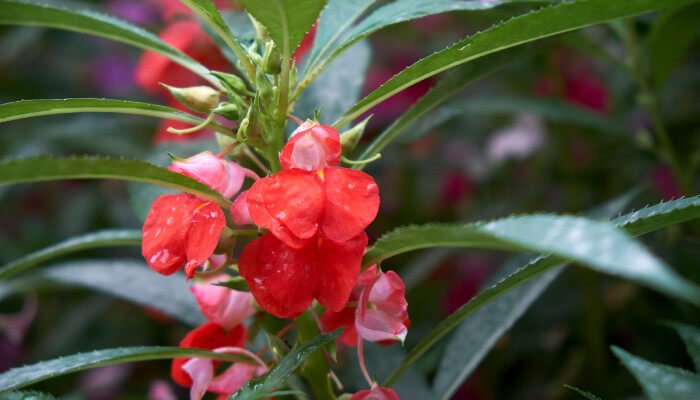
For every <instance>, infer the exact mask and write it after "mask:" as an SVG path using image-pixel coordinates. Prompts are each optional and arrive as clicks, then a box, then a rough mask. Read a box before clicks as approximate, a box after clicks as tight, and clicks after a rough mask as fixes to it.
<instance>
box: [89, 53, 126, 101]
mask: <svg viewBox="0 0 700 400" xmlns="http://www.w3.org/2000/svg"><path fill="white" fill-rule="evenodd" d="M134 67H135V64H134V62H133V61H131V59H130V58H129V56H128V55H127V54H125V53H111V54H107V55H105V56H101V57H98V58H96V59H95V60H93V62H92V64H91V65H90V81H91V83H92V85H93V86H94V87H95V88H96V89H97V90H98V91H99V92H100V93H101V94H104V95H106V96H110V97H113V96H123V95H126V94H128V93H130V92H131V91H132V90H133V89H134V87H135V86H134V80H133V75H134Z"/></svg>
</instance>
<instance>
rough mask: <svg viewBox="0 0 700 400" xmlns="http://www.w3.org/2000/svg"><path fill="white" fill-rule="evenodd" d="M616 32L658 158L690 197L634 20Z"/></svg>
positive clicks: (625, 23)
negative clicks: (656, 143) (650, 128)
mask: <svg viewBox="0 0 700 400" xmlns="http://www.w3.org/2000/svg"><path fill="white" fill-rule="evenodd" d="M616 32H617V33H618V34H619V35H620V37H621V39H622V41H623V42H624V44H625V47H627V51H628V53H629V55H628V60H627V68H628V70H629V73H630V74H631V75H632V77H633V78H634V80H635V83H636V84H637V89H638V91H639V93H638V96H637V102H638V103H639V105H640V106H641V107H643V108H644V109H646V111H647V113H648V114H649V118H650V119H651V124H652V128H653V131H654V135H655V136H656V140H657V141H658V143H659V147H658V151H659V158H661V159H662V160H663V161H665V162H667V163H668V164H669V166H670V167H671V171H672V172H673V175H674V177H675V178H676V181H677V182H678V183H679V185H680V186H681V189H682V190H683V192H684V194H685V195H690V194H691V192H692V191H691V190H690V184H689V183H688V180H687V179H686V177H685V174H684V172H683V169H682V168H681V166H680V163H679V162H678V157H677V156H676V152H675V150H674V149H673V143H672V142H671V138H670V136H669V134H668V131H667V130H666V127H665V126H664V123H663V119H662V117H661V108H660V106H659V101H658V97H657V96H656V93H654V91H653V90H651V87H650V84H649V80H648V79H647V76H646V73H645V71H644V68H643V60H642V51H641V49H640V47H639V43H638V42H637V31H636V28H635V26H634V19H632V18H630V19H628V20H626V21H625V22H624V26H623V27H620V28H619V29H616Z"/></svg>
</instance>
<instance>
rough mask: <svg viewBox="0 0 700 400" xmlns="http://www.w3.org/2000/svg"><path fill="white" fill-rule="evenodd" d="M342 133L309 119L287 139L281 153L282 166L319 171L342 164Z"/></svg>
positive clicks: (284, 167) (287, 168) (286, 168)
mask: <svg viewBox="0 0 700 400" xmlns="http://www.w3.org/2000/svg"><path fill="white" fill-rule="evenodd" d="M340 151H341V149H340V135H339V134H338V131H337V130H335V129H334V128H332V127H330V126H327V125H320V124H319V123H318V122H313V121H310V120H307V121H306V122H304V123H303V124H301V125H300V126H299V127H298V128H297V129H296V130H295V131H294V132H293V133H292V136H291V137H290V138H289V140H288V141H287V144H286V145H285V146H284V148H282V152H281V153H280V163H281V164H282V168H283V169H285V170H289V169H292V168H297V169H303V170H305V171H318V170H320V169H323V168H326V167H335V166H337V165H338V164H340Z"/></svg>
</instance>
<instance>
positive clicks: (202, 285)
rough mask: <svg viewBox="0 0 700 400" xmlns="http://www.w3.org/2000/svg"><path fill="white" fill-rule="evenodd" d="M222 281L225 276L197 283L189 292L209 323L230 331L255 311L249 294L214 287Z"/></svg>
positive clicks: (251, 296)
mask: <svg viewBox="0 0 700 400" xmlns="http://www.w3.org/2000/svg"><path fill="white" fill-rule="evenodd" d="M224 280H225V276H224V275H220V276H217V277H214V278H212V279H209V280H207V281H201V282H197V283H195V284H194V285H192V287H191V288H190V290H191V291H192V294H194V297H195V298H196V299H197V304H199V309H200V310H202V314H204V316H205V317H207V319H208V320H209V321H211V322H214V323H216V324H218V325H219V326H221V327H222V328H224V329H226V330H230V329H232V328H233V327H234V326H236V325H238V324H240V323H242V322H243V321H245V320H246V319H247V318H248V317H250V316H252V315H253V314H255V312H256V310H255V307H253V295H252V294H250V293H249V292H240V291H237V290H233V289H229V288H226V287H223V286H217V285H214V283H216V282H221V281H224Z"/></svg>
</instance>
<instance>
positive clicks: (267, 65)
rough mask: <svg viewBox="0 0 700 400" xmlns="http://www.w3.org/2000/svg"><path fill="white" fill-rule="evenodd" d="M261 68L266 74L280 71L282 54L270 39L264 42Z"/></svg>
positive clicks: (274, 73)
mask: <svg viewBox="0 0 700 400" xmlns="http://www.w3.org/2000/svg"><path fill="white" fill-rule="evenodd" d="M262 69H263V71H265V72H266V73H268V74H272V75H277V74H279V73H280V71H282V55H281V54H280V52H279V50H277V46H275V44H274V43H273V42H272V41H269V42H266V43H265V55H263V61H262Z"/></svg>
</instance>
